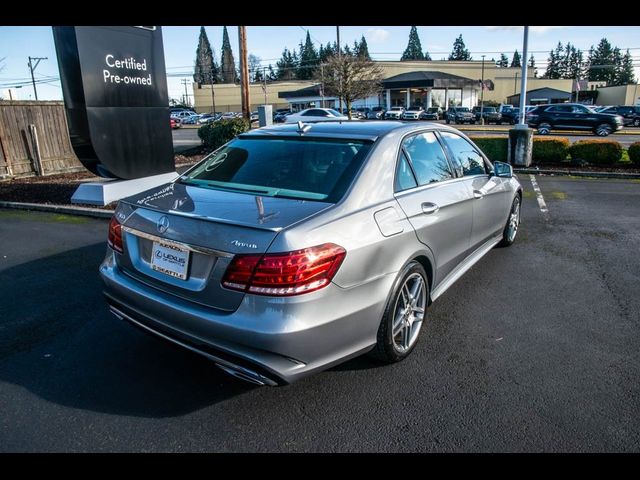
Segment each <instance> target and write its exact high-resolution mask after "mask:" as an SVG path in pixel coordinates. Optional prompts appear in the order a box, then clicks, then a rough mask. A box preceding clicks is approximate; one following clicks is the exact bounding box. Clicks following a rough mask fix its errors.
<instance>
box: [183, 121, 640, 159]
mask: <svg viewBox="0 0 640 480" xmlns="http://www.w3.org/2000/svg"><path fill="white" fill-rule="evenodd" d="M437 123H444V121H439V122H437ZM452 126H453V127H456V128H458V127H459V128H460V130H462V131H463V132H464V133H465V134H467V135H492V136H495V135H507V134H508V131H509V128H511V127H509V126H507V125H486V126H484V127H481V126H475V125H452ZM622 132H624V133H620V132H618V133H614V134H612V135H610V136H609V137H607V138H608V139H611V140H615V141H616V142H620V144H621V145H622V146H623V147H624V148H628V147H629V145H631V144H632V143H634V142H640V128H632V127H625V128H624V129H623V130H622ZM547 136H548V137H554V136H556V137H566V138H568V139H569V141H570V142H575V141H577V140H585V139H592V138H601V137H596V136H595V135H593V134H591V133H585V134H584V135H580V134H570V135H569V134H567V133H563V132H557V133H556V132H554V133H552V134H550V135H547ZM173 145H174V150H175V151H176V153H180V151H183V150H186V149H188V148H192V147H195V146H198V145H200V139H199V138H198V130H197V129H195V128H178V129H176V130H173Z"/></svg>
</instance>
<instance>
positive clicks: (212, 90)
mask: <svg viewBox="0 0 640 480" xmlns="http://www.w3.org/2000/svg"><path fill="white" fill-rule="evenodd" d="M209 76H210V78H211V108H213V110H212V111H211V113H213V114H214V115H215V114H216V91H215V90H214V89H213V84H214V82H215V78H214V76H213V65H211V72H209ZM193 100H194V103H195V97H194V99H193Z"/></svg>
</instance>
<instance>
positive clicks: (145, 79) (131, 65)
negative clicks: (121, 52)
mask: <svg viewBox="0 0 640 480" xmlns="http://www.w3.org/2000/svg"><path fill="white" fill-rule="evenodd" d="M104 63H105V64H106V66H107V67H108V68H104V69H103V70H102V79H103V81H104V83H115V84H118V85H119V84H121V83H124V84H125V85H145V86H148V87H150V86H151V74H150V73H149V74H148V75H144V74H143V75H144V76H138V75H133V74H127V73H128V72H127V71H133V72H136V73H137V72H146V71H147V59H146V58H143V59H142V61H139V60H137V59H135V58H134V57H129V58H121V59H117V58H115V56H114V55H112V54H111V53H109V54H107V56H106V57H105V58H104ZM113 69H115V70H122V71H123V75H119V74H114V73H113V72H112V70H113Z"/></svg>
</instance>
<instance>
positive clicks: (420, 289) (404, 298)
mask: <svg viewBox="0 0 640 480" xmlns="http://www.w3.org/2000/svg"><path fill="white" fill-rule="evenodd" d="M426 304H427V290H426V288H425V280H424V278H423V277H422V275H420V274H419V273H413V274H411V275H410V276H409V277H407V279H406V280H405V281H404V283H403V284H402V288H401V289H400V293H399V295H398V297H397V298H396V305H395V308H394V312H393V324H392V327H391V328H392V329H391V337H392V339H393V347H394V349H395V350H396V351H398V352H400V353H404V352H406V351H408V350H409V349H411V347H413V345H414V344H415V343H416V340H417V339H418V334H419V333H420V328H421V327H422V321H423V320H424V314H425V307H426Z"/></svg>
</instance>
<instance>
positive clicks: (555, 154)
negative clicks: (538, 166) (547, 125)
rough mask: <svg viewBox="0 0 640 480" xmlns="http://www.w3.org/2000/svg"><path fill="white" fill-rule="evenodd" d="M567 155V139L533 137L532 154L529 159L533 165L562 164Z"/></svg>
mask: <svg viewBox="0 0 640 480" xmlns="http://www.w3.org/2000/svg"><path fill="white" fill-rule="evenodd" d="M567 153H569V139H567V138H564V137H558V138H540V137H533V152H532V154H531V159H532V161H533V162H534V163H553V162H562V161H563V160H564V159H566V158H567Z"/></svg>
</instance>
